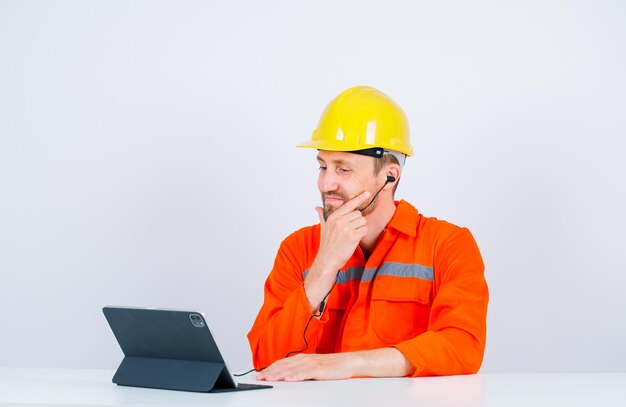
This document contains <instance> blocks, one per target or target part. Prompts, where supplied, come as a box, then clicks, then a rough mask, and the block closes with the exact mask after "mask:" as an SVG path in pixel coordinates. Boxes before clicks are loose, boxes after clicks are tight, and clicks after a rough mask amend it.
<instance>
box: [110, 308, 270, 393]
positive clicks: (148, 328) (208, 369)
mask: <svg viewBox="0 0 626 407" xmlns="http://www.w3.org/2000/svg"><path fill="white" fill-rule="evenodd" d="M102 312H103V313H104V316H105V317H106V319H107V321H108V322H109V326H110V327H111V330H112V331H113V334H114V335H115V339H117V342H118V343H119V345H120V348H122V352H124V359H123V360H122V363H121V364H120V366H119V368H118V369H117V371H116V372H115V375H114V376H113V383H116V384H118V385H120V386H134V387H151V388H157V389H167V390H183V391H195V392H225V391H239V390H254V389H266V388H271V387H272V386H268V385H260V384H246V383H237V382H236V381H235V379H234V377H233V376H232V374H231V373H230V371H229V370H228V367H227V366H226V362H225V361H224V358H223V357H222V354H221V353H220V351H219V348H218V347H217V344H216V342H215V339H214V338H213V335H212V334H211V331H210V330H209V326H208V325H207V323H206V320H205V319H204V315H203V314H202V313H200V312H195V311H181V310H166V309H152V308H131V307H113V306H107V307H104V308H103V309H102Z"/></svg>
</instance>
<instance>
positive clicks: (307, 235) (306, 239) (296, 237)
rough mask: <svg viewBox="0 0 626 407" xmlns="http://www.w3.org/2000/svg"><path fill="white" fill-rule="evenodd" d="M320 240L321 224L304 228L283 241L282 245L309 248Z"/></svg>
mask: <svg viewBox="0 0 626 407" xmlns="http://www.w3.org/2000/svg"><path fill="white" fill-rule="evenodd" d="M319 238H320V224H319V223H318V224H315V225H309V226H304V227H302V228H300V229H298V230H296V231H295V232H293V233H291V234H290V235H289V236H287V237H286V238H285V239H283V242H282V245H288V246H300V247H302V246H307V245H309V244H311V243H313V242H318V241H319Z"/></svg>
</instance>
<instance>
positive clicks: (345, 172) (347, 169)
mask: <svg viewBox="0 0 626 407" xmlns="http://www.w3.org/2000/svg"><path fill="white" fill-rule="evenodd" d="M337 172H340V173H342V174H347V173H349V172H350V169H349V168H337Z"/></svg>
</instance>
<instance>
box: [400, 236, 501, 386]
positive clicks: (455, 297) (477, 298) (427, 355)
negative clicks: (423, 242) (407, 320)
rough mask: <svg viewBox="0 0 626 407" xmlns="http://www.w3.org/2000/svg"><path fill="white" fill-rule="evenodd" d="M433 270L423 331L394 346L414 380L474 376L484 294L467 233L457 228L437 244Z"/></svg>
mask: <svg viewBox="0 0 626 407" xmlns="http://www.w3.org/2000/svg"><path fill="white" fill-rule="evenodd" d="M434 269H435V287H436V295H435V297H434V299H433V304H432V307H431V311H430V321H429V324H428V331H426V332H424V333H423V334H421V335H418V336H416V337H415V338H412V339H409V340H407V341H404V342H401V343H399V344H397V345H395V346H394V347H395V348H396V349H398V350H400V351H401V352H402V353H403V354H404V356H405V357H406V358H407V359H408V360H409V361H411V364H412V365H413V366H415V371H414V372H413V375H414V376H437V375H453V374H470V373H476V372H477V371H478V369H479V368H480V365H481V364H482V359H483V355H484V351H485V342H486V336H487V332H486V319H487V304H488V302H489V292H488V289H487V283H486V281H485V277H484V264H483V261H482V258H481V256H480V251H479V250H478V246H477V245H476V242H475V241H474V238H473V237H472V235H471V233H470V232H469V230H467V229H460V230H459V231H457V232H456V233H454V234H453V235H452V236H450V237H448V238H446V239H445V240H444V241H443V242H441V244H440V245H438V247H437V249H436V252H435V258H434Z"/></svg>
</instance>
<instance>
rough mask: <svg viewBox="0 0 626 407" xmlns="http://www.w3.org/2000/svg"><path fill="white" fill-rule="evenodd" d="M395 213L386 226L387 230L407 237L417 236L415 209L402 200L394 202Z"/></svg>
mask: <svg viewBox="0 0 626 407" xmlns="http://www.w3.org/2000/svg"><path fill="white" fill-rule="evenodd" d="M395 204H396V212H395V213H394V214H393V217H392V218H391V220H390V221H389V223H388V224H387V227H388V228H392V229H395V230H397V231H398V232H401V233H404V234H406V235H409V236H413V237H415V236H417V217H418V214H417V209H415V208H414V207H413V206H412V205H411V204H410V203H408V202H407V201H405V200H404V199H403V200H401V201H396V202H395Z"/></svg>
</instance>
